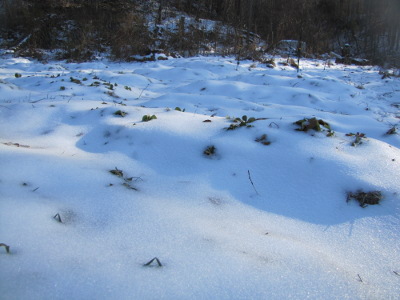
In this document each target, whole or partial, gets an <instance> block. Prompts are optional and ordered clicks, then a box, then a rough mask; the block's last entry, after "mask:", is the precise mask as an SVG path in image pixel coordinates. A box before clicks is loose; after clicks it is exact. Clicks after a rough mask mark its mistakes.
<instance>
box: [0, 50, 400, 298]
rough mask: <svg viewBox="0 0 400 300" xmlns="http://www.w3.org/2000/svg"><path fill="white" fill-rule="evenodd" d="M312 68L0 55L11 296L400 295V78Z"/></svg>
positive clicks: (2, 259) (5, 278)
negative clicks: (371, 194) (244, 120)
mask: <svg viewBox="0 0 400 300" xmlns="http://www.w3.org/2000/svg"><path fill="white" fill-rule="evenodd" d="M281 60H282V61H283V59H281ZM277 61H280V59H279V58H278V59H277ZM300 66H301V71H300V72H297V70H295V69H294V68H291V67H288V66H284V65H281V64H279V63H278V64H277V67H276V68H274V69H269V68H267V67H265V66H263V65H262V64H257V65H254V63H253V62H250V61H243V62H241V63H240V65H239V66H237V64H236V61H235V60H234V59H232V58H229V57H228V58H222V57H195V58H179V59H170V60H167V61H159V62H148V63H113V62H109V61H106V60H104V61H95V62H89V63H81V64H77V63H66V62H57V61H51V62H48V63H46V64H43V63H38V62H36V61H34V60H29V59H24V58H11V57H7V56H3V57H2V58H0V166H1V169H0V243H5V244H7V245H9V246H10V253H9V254H7V253H6V251H5V248H4V247H0V264H1V269H0V292H1V295H2V296H1V298H2V299H28V298H29V299H396V298H398V295H399V293H400V276H399V273H400V264H399V262H400V243H399V238H400V233H399V232H400V231H399V226H400V203H399V195H400V185H399V183H400V150H399V148H400V137H399V135H398V133H396V134H392V135H387V134H386V132H387V131H388V130H389V129H391V128H393V127H396V128H398V126H399V118H400V111H399V107H400V102H399V96H400V81H399V78H396V77H391V78H386V79H384V80H382V79H381V75H379V74H378V68H375V67H371V66H369V67H356V66H344V65H332V66H330V67H327V66H326V65H325V64H324V62H322V61H317V60H302V61H301V64H300ZM16 73H17V74H21V77H19V78H17V77H18V76H17V77H16V76H15V74H16ZM71 78H73V79H78V80H80V83H79V82H73V81H72V80H71ZM95 82H97V83H95ZM111 84H112V87H111V86H110V85H111ZM175 107H179V108H180V109H181V110H182V111H177V110H175ZM118 110H121V111H124V112H126V113H127V115H126V116H125V117H121V116H118V115H115V114H114V113H115V112H116V111H118ZM183 110H184V111H183ZM143 115H156V117H157V119H154V120H151V121H148V122H144V121H142V117H143ZM243 115H247V116H248V118H250V117H254V118H257V119H258V120H256V121H255V122H253V123H251V125H253V127H251V128H247V127H246V126H243V127H240V128H237V129H235V130H225V128H228V127H229V126H230V125H231V124H234V123H232V120H233V118H235V117H240V118H241V117H242V116H243ZM312 117H316V118H317V119H323V120H324V121H326V122H328V123H329V124H330V126H331V129H332V130H333V131H334V136H332V137H327V136H326V135H327V133H328V131H327V130H326V131H321V132H316V131H314V130H309V131H307V132H301V131H296V130H295V129H296V128H297V126H296V125H294V124H293V123H294V122H296V121H297V120H300V119H303V118H312ZM205 120H210V121H211V122H203V121H205ZM357 132H360V133H365V135H366V138H363V139H362V144H360V145H357V146H356V147H353V146H351V143H352V142H353V141H354V140H355V137H354V136H347V135H346V134H349V133H357ZM263 134H266V135H267V140H268V141H269V142H270V144H269V145H263V144H262V143H257V142H256V141H255V140H256V139H257V138H260V136H262V135H263ZM209 146H215V148H216V153H215V155H212V156H206V155H204V154H203V151H204V150H205V149H206V148H207V147H209ZM116 169H118V170H121V171H123V177H118V176H116V175H113V174H111V173H110V172H109V171H110V170H116ZM133 188H134V189H133ZM357 190H363V191H366V192H368V191H376V190H379V191H381V192H382V194H383V196H384V198H383V200H382V201H381V203H380V204H379V205H368V206H367V207H365V208H362V207H360V206H359V204H358V203H356V202H355V201H350V202H348V203H347V202H346V193H347V192H356V191H357ZM56 214H59V216H60V218H61V221H62V222H61V223H60V222H58V221H57V220H56V219H55V218H53V217H54V216H55V215H56ZM154 257H157V258H158V259H159V260H160V262H161V264H162V267H157V265H156V264H155V263H153V264H152V265H151V266H147V267H146V266H144V264H146V263H147V262H149V261H150V260H151V259H152V258H154Z"/></svg>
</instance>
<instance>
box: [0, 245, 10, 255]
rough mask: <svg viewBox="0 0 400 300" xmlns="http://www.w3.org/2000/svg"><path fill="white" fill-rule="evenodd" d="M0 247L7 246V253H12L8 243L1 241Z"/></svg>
mask: <svg viewBox="0 0 400 300" xmlns="http://www.w3.org/2000/svg"><path fill="white" fill-rule="evenodd" d="M0 247H4V248H6V252H7V253H10V246H8V245H6V244H4V243H0Z"/></svg>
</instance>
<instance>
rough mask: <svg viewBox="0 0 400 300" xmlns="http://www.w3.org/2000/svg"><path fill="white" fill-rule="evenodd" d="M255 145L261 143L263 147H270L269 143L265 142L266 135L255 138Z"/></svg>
mask: <svg viewBox="0 0 400 300" xmlns="http://www.w3.org/2000/svg"><path fill="white" fill-rule="evenodd" d="M255 141H256V142H257V143H261V144H263V145H265V146H268V145H271V142H270V141H268V140H267V135H266V134H263V135H262V136H260V137H259V138H256V140H255Z"/></svg>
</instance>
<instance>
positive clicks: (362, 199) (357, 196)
mask: <svg viewBox="0 0 400 300" xmlns="http://www.w3.org/2000/svg"><path fill="white" fill-rule="evenodd" d="M382 198H383V196H382V193H381V192H380V191H372V192H363V191H357V192H355V193H353V192H348V193H347V199H346V202H349V201H350V200H352V199H353V200H356V201H358V203H359V204H360V206H361V207H366V206H367V205H376V204H379V202H380V201H381V200H382Z"/></svg>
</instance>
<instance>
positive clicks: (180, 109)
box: [175, 106, 186, 112]
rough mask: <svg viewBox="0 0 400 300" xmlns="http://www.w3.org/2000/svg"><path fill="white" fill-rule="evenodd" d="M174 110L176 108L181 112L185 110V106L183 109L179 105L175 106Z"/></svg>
mask: <svg viewBox="0 0 400 300" xmlns="http://www.w3.org/2000/svg"><path fill="white" fill-rule="evenodd" d="M175 110H177V111H181V112H185V110H186V109H185V108H184V109H181V108H180V107H179V106H177V107H175Z"/></svg>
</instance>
